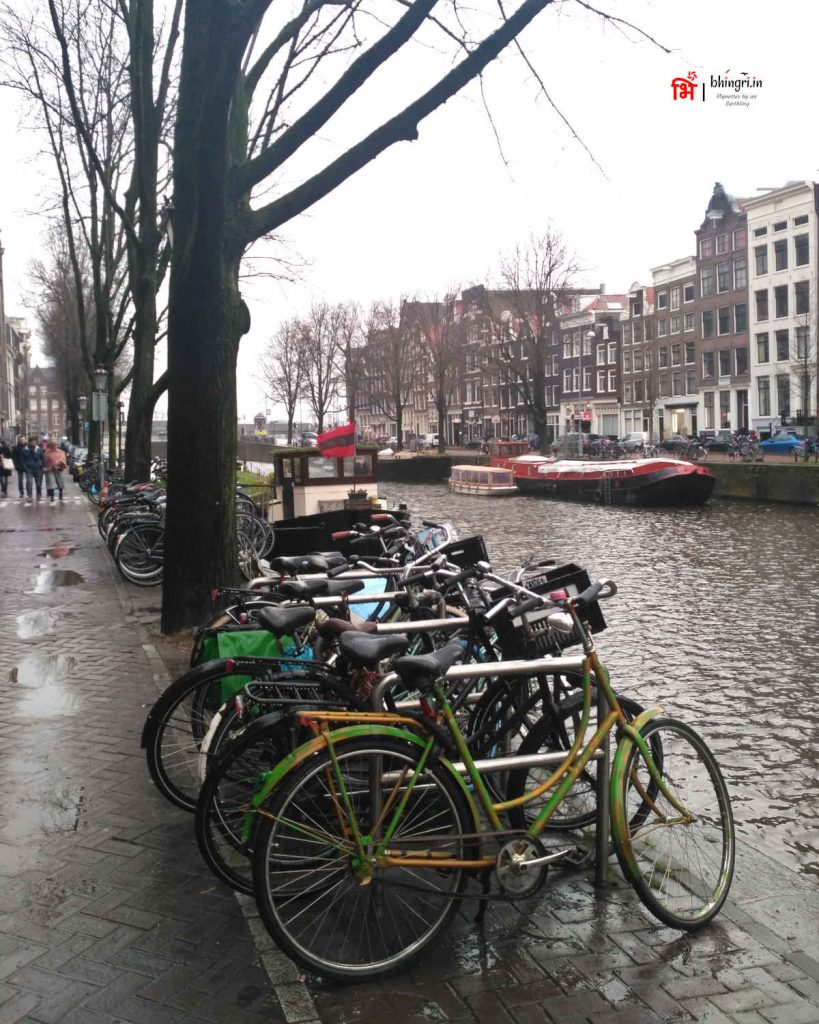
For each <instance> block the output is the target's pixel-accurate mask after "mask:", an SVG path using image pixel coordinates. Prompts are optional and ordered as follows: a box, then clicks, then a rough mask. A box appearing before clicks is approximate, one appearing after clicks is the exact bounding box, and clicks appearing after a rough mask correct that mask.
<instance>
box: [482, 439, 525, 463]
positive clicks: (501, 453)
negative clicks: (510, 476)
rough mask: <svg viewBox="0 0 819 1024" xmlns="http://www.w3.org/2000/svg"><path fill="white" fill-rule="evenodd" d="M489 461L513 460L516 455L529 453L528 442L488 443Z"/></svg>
mask: <svg viewBox="0 0 819 1024" xmlns="http://www.w3.org/2000/svg"><path fill="white" fill-rule="evenodd" d="M488 451H489V458H490V459H514V458H515V456H517V455H526V453H527V452H529V451H530V447H529V442H528V441H490V442H489V448H488Z"/></svg>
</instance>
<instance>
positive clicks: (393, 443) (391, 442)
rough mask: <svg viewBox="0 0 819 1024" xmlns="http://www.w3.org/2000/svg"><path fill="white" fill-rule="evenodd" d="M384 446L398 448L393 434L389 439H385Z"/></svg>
mask: <svg viewBox="0 0 819 1024" xmlns="http://www.w3.org/2000/svg"><path fill="white" fill-rule="evenodd" d="M386 445H387V448H397V447H398V438H397V437H396V436H395V434H393V435H392V436H391V437H388V438H387V441H386Z"/></svg>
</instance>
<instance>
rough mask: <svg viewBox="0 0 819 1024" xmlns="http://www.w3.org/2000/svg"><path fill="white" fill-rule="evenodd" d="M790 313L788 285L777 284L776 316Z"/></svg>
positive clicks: (775, 294)
mask: <svg viewBox="0 0 819 1024" xmlns="http://www.w3.org/2000/svg"><path fill="white" fill-rule="evenodd" d="M787 315H788V286H787V285H786V284H781V285H777V287H776V288H774V316H776V317H777V318H779V317H782V316H787Z"/></svg>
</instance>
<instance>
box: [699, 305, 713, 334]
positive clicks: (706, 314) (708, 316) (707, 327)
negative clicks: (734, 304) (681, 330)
mask: <svg viewBox="0 0 819 1024" xmlns="http://www.w3.org/2000/svg"><path fill="white" fill-rule="evenodd" d="M702 336H703V338H713V337H714V311H713V309H704V310H703V311H702Z"/></svg>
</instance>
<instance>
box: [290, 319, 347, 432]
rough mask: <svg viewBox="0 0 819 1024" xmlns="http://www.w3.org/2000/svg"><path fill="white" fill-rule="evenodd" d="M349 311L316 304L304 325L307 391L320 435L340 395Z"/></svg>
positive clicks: (305, 381) (303, 354)
mask: <svg viewBox="0 0 819 1024" xmlns="http://www.w3.org/2000/svg"><path fill="white" fill-rule="evenodd" d="M345 315H346V311H345V307H344V306H331V305H329V304H328V303H327V302H314V303H313V305H312V306H311V307H310V312H309V313H308V315H307V317H306V318H305V319H304V320H303V321H302V322H301V333H302V340H301V345H302V360H303V363H304V389H305V392H306V395H307V401H308V404H309V405H310V408H311V409H312V410H313V415H314V416H315V418H316V424H317V429H318V431H319V433H321V431H322V430H324V426H325V420H326V418H327V414H328V412H329V411H330V409H331V408H332V406H333V403H334V402H335V400H336V398H337V397H338V393H339V386H340V385H341V382H342V381H341V375H340V371H339V367H340V362H341V354H342V352H343V345H344V324H345Z"/></svg>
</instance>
